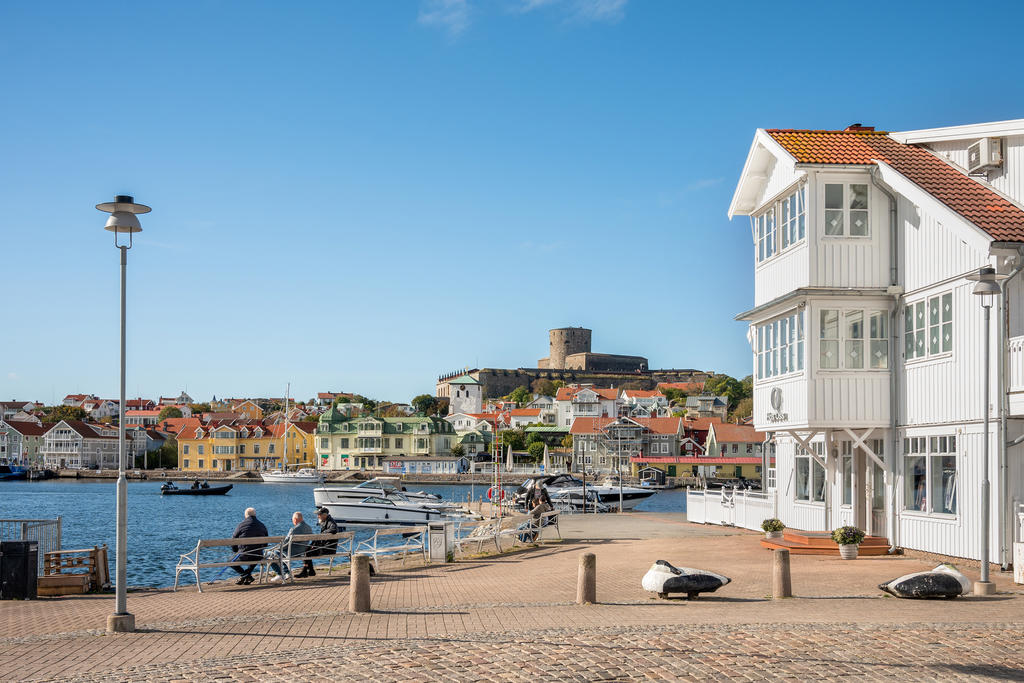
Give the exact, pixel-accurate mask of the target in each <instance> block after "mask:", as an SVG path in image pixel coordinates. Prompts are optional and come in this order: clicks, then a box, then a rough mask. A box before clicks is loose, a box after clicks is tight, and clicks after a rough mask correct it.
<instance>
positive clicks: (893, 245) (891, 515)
mask: <svg viewBox="0 0 1024 683" xmlns="http://www.w3.org/2000/svg"><path fill="white" fill-rule="evenodd" d="M877 172H878V167H877V166H872V167H871V171H870V176H871V184H872V185H874V186H875V187H877V188H878V189H879V190H881V192H882V193H883V194H884V195H885V196H886V197H888V198H889V285H890V287H892V288H898V287H899V258H898V256H899V233H898V230H897V211H896V208H897V204H896V197H895V195H893V193H892V192H890V191H889V190H888V189H887V188H886V187H885V186H883V185H882V184H881V183H880V182H879V181H878V178H877V177H876V173H877ZM896 291H898V292H899V293H898V294H897V295H896V300H895V302H894V303H893V309H892V313H891V314H890V316H889V347H890V348H889V361H890V362H889V369H890V372H891V376H890V380H889V423H890V424H889V431H890V435H891V437H892V438H891V441H892V446H891V450H890V451H889V453H890V456H889V458H888V460H887V461H886V468H887V469H888V472H886V474H887V475H888V479H889V484H890V491H889V494H890V495H887V496H886V498H885V503H886V504H885V507H886V517H887V525H888V527H889V534H890V536H891V538H890V539H889V540H890V544H889V553H890V554H892V553H895V552H896V548H897V547H898V545H899V523H898V522H899V520H898V519H897V517H898V515H897V509H896V459H897V457H898V454H899V452H900V439H899V435H898V433H897V431H896V427H897V425H898V424H899V413H900V404H899V398H900V394H899V386H900V376H899V372H897V368H896V362H895V361H896V357H897V356H896V354H897V353H898V352H899V333H898V332H897V330H898V329H899V327H898V323H899V319H898V317H899V310H900V305H901V304H902V303H903V292H902V291H901V290H899V289H897V290H896Z"/></svg>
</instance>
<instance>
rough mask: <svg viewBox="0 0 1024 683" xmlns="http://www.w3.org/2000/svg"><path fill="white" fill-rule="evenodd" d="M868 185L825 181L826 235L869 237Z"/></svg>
mask: <svg viewBox="0 0 1024 683" xmlns="http://www.w3.org/2000/svg"><path fill="white" fill-rule="evenodd" d="M870 234H871V233H870V229H869V223H868V186H867V184H865V183H825V235H826V236H829V237H867V236H868V235H870Z"/></svg>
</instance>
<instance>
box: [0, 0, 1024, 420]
mask: <svg viewBox="0 0 1024 683" xmlns="http://www.w3.org/2000/svg"><path fill="white" fill-rule="evenodd" d="M1022 14H1024V11H1022V9H1021V6H1020V5H1019V4H1018V3H999V2H988V3H973V4H971V5H969V6H965V5H960V4H954V3H941V2H938V3H937V2H930V3H891V4H889V5H886V6H885V8H884V12H883V11H881V10H880V9H879V8H878V7H876V6H872V5H863V6H858V5H857V4H856V3H854V4H850V3H815V4H814V5H811V4H810V3H807V4H806V5H805V4H804V3H784V2H783V3H772V4H770V5H768V4H765V3H742V2H727V3H688V2H638V1H636V0H633V1H632V2H627V1H626V0H489V1H486V2H485V1H484V0H479V1H473V0H466V1H458V0H447V1H444V2H436V1H432V0H422V1H415V0H409V1H407V2H400V1H395V2H386V3H385V2H363V3H355V2H302V3H288V4H285V3H279V2H258V1H254V2H244V3H243V2H212V1H211V2H184V1H183V2H176V3H160V4H158V3H128V2H125V3H105V2H95V1H94V2H89V3H79V2H68V3H57V2H38V3H4V4H3V5H2V6H0V88H2V90H0V91H2V92H3V94H4V101H5V106H3V107H0V160H2V163H0V201H2V202H3V205H4V206H5V207H6V211H4V212H3V214H2V217H0V237H2V243H0V264H2V266H0V267H2V270H3V278H2V280H3V283H4V284H3V299H2V301H3V317H2V319H3V325H2V326H3V329H2V332H0V398H3V399H7V398H20V399H25V400H42V401H45V402H47V403H49V402H50V401H52V400H54V399H58V400H59V399H60V398H61V397H63V396H64V394H65V393H68V392H93V393H97V394H100V395H103V396H116V394H117V387H118V384H117V382H118V379H117V378H118V375H117V373H118V356H117V352H118V346H117V325H118V269H117V252H116V250H115V249H114V248H113V246H112V243H111V240H110V239H109V233H105V232H104V231H103V230H102V226H103V222H104V218H105V216H104V215H103V214H100V213H99V212H98V211H96V210H95V209H94V208H93V206H94V205H95V204H96V203H97V202H101V201H107V200H109V199H111V198H112V196H113V195H114V194H117V193H130V194H134V195H135V197H136V199H137V200H138V201H140V202H143V203H147V204H150V205H151V206H152V207H153V212H152V213H151V214H149V215H147V216H144V217H143V227H144V232H143V233H142V234H141V235H140V237H139V239H138V240H137V242H136V246H135V248H134V249H133V250H132V251H131V253H130V257H129V299H128V301H129V330H128V332H129V355H128V373H129V374H128V392H129V393H130V394H133V395H134V394H136V393H139V394H141V395H144V396H154V397H155V396H156V395H158V394H164V395H170V394H171V393H175V394H176V393H177V392H178V391H179V390H181V389H185V388H187V390H188V392H189V393H190V394H191V395H192V396H193V397H195V398H197V399H204V400H205V399H209V398H210V396H211V395H212V394H216V395H217V396H223V395H229V396H231V395H281V394H282V393H283V391H284V387H285V384H286V383H287V382H291V385H292V388H293V395H295V396H297V397H299V398H308V397H309V396H312V395H314V394H315V393H316V392H317V391H324V390H347V391H356V392H360V393H364V394H367V395H370V396H373V397H377V398H386V399H392V400H408V399H409V398H411V397H412V396H413V395H415V394H418V393H423V392H427V393H432V391H433V384H434V380H435V377H436V375H437V374H439V373H441V372H444V371H448V370H453V369H457V368H459V367H462V366H465V365H469V366H489V367H519V366H533V365H535V363H536V360H537V359H538V358H540V357H543V356H545V355H547V330H548V328H550V327H560V326H565V325H584V326H587V327H590V328H592V329H593V330H594V350H595V351H600V352H607V353H629V354H640V355H644V356H647V357H648V358H649V359H650V361H651V364H652V366H653V367H692V368H701V369H708V370H716V371H722V372H727V373H730V374H733V375H735V376H740V377H741V376H743V375H746V374H749V371H750V370H749V368H750V351H749V347H748V346H747V343H746V340H745V329H744V325H743V324H742V323H738V322H735V321H733V316H734V315H735V314H736V313H737V312H739V311H742V310H744V309H746V308H748V307H749V306H750V305H751V301H752V298H753V284H752V258H751V254H752V252H751V245H750V243H749V229H748V226H747V223H746V219H738V220H736V221H733V222H732V223H730V222H729V221H728V220H727V218H726V215H725V214H726V209H727V206H728V202H729V198H730V197H731V193H732V190H733V187H734V184H735V181H736V179H737V177H738V174H739V171H740V169H741V167H742V164H743V161H744V158H745V155H746V152H747V149H748V146H749V144H750V141H751V138H752V135H753V133H754V130H755V129H756V128H758V127H764V128H770V127H786V128H803V127H809V128H842V127H845V126H846V125H848V124H850V123H855V122H861V123H864V124H868V125H875V126H877V127H879V128H880V129H889V130H901V129H912V128H925V127H932V126H940V125H954V124H962V123H971V122H978V121H991V120H1000V119H1009V118H1019V117H1022V116H1024V90H1022V89H1021V88H1020V73H1021V67H1022V66H1024V64H1022V53H1021V52H1020V50H1019V46H1018V45H1016V41H1013V40H1008V39H1007V37H1008V34H1007V30H1009V29H1007V27H1012V26H1020V25H1021V20H1022V19H1024V16H1022ZM1000 27H1002V28H1000Z"/></svg>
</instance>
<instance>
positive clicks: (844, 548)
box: [839, 543, 858, 560]
mask: <svg viewBox="0 0 1024 683" xmlns="http://www.w3.org/2000/svg"><path fill="white" fill-rule="evenodd" d="M857 548H858V546H856V545H854V544H852V543H851V544H847V545H841V546H839V557H841V558H843V559H844V560H856V559H857Z"/></svg>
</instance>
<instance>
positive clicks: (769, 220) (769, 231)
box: [751, 185, 807, 263]
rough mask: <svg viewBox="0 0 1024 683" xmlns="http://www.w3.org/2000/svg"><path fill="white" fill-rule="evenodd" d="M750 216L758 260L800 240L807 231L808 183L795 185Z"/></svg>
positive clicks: (773, 254) (768, 257)
mask: <svg viewBox="0 0 1024 683" xmlns="http://www.w3.org/2000/svg"><path fill="white" fill-rule="evenodd" d="M751 220H752V221H753V225H754V233H755V241H756V243H757V262H758V263H761V262H762V261H766V260H768V259H770V258H771V257H773V256H775V255H776V254H777V253H779V252H782V251H784V250H786V249H788V248H789V247H791V246H793V245H794V244H797V243H799V242H802V241H803V239H804V236H805V234H806V231H807V224H806V222H807V187H806V186H805V185H801V186H800V187H797V188H796V189H794V190H793V191H792V192H791V193H790V194H788V195H786V196H785V197H783V198H782V199H780V200H778V201H775V202H772V203H771V204H769V205H768V206H767V207H766V208H765V209H764V211H763V212H762V213H761V214H759V215H757V216H752V217H751Z"/></svg>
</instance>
